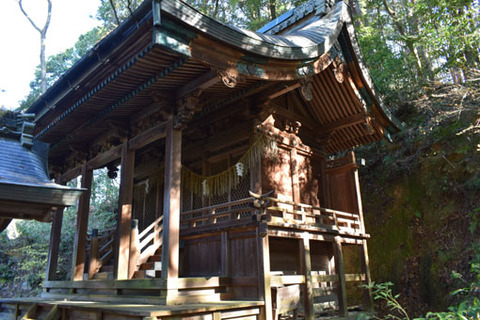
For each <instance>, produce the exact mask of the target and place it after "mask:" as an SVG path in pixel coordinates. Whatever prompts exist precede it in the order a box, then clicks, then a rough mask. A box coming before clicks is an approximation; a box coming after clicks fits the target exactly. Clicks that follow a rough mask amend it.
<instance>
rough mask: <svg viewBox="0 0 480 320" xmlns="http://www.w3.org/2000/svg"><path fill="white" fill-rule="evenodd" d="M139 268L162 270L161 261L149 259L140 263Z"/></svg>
mask: <svg viewBox="0 0 480 320" xmlns="http://www.w3.org/2000/svg"><path fill="white" fill-rule="evenodd" d="M139 270H162V263H161V262H159V261H150V262H145V263H142V264H141V265H140V267H139Z"/></svg>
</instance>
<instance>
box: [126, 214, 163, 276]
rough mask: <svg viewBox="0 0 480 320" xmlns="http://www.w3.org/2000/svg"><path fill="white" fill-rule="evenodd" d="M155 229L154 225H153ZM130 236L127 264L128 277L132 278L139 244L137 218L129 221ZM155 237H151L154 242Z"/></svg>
mask: <svg viewBox="0 0 480 320" xmlns="http://www.w3.org/2000/svg"><path fill="white" fill-rule="evenodd" d="M155 230H156V226H155ZM130 232H131V236H130V259H129V266H128V279H132V278H133V275H134V274H135V271H137V264H138V258H139V257H140V252H139V250H138V248H139V246H140V239H139V238H138V220H137V219H133V220H132V223H131V230H130ZM155 240H156V239H153V241H154V242H155Z"/></svg>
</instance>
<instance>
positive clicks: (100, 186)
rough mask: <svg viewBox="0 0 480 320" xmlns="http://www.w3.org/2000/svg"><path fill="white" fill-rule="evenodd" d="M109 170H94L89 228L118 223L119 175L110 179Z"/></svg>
mask: <svg viewBox="0 0 480 320" xmlns="http://www.w3.org/2000/svg"><path fill="white" fill-rule="evenodd" d="M107 172H108V170H107V169H106V168H102V169H99V170H95V171H94V181H95V183H94V184H93V185H92V192H91V196H90V219H89V222H88V224H89V229H90V230H92V229H99V230H102V229H109V228H113V227H115V225H116V214H117V211H118V208H117V205H118V192H119V187H120V186H119V181H120V180H119V177H117V178H116V179H110V178H109V177H108V174H107Z"/></svg>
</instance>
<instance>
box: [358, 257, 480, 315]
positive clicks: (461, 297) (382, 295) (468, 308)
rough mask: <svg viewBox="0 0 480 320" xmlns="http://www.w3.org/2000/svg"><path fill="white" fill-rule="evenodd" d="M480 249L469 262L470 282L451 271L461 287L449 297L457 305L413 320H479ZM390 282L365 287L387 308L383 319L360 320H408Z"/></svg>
mask: <svg viewBox="0 0 480 320" xmlns="http://www.w3.org/2000/svg"><path fill="white" fill-rule="evenodd" d="M479 258H480V248H477V250H476V255H475V257H474V258H473V260H472V262H471V268H470V272H471V274H472V275H473V277H472V280H471V281H470V282H469V281H467V280H465V279H464V277H463V276H462V275H461V274H460V273H458V272H456V271H452V273H451V276H452V278H453V279H455V280H457V281H458V282H460V283H461V284H462V285H463V287H461V288H460V289H457V290H454V291H452V292H451V295H452V296H453V297H455V298H456V299H457V300H458V303H456V304H454V305H452V306H450V307H448V310H447V311H442V312H428V313H427V314H426V315H425V317H422V318H415V320H426V319H438V320H447V319H464V320H469V319H480V259H479ZM391 286H393V284H392V283H391V282H385V283H374V282H372V284H371V285H369V286H365V287H366V288H368V289H370V290H372V294H373V297H374V300H377V301H381V302H383V303H384V304H385V306H386V308H387V313H386V314H385V315H384V316H383V317H378V316H368V315H365V314H363V315H361V317H360V318H363V319H365V318H367V319H368V318H373V319H395V320H409V319H410V317H409V315H408V313H407V311H406V310H405V308H404V307H403V306H402V305H401V304H400V302H399V301H398V298H399V297H400V295H398V294H393V292H392V289H391Z"/></svg>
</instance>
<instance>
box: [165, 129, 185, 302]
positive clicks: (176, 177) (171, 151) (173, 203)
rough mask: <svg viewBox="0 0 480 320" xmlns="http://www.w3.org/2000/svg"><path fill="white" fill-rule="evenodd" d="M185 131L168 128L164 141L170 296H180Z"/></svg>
mask: <svg viewBox="0 0 480 320" xmlns="http://www.w3.org/2000/svg"><path fill="white" fill-rule="evenodd" d="M181 154H182V131H181V130H179V129H175V128H174V127H173V122H172V121H171V122H170V123H169V124H168V129H167V136H166V141H165V185H164V197H163V199H164V200H163V204H164V208H163V213H164V215H163V243H162V279H165V280H167V304H169V301H170V299H169V296H170V297H172V298H173V297H174V296H175V295H176V293H177V284H176V282H177V281H176V280H177V279H178V264H179V242H180V190H181V189H180V179H181V169H182V163H181Z"/></svg>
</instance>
